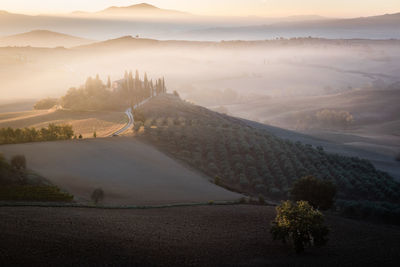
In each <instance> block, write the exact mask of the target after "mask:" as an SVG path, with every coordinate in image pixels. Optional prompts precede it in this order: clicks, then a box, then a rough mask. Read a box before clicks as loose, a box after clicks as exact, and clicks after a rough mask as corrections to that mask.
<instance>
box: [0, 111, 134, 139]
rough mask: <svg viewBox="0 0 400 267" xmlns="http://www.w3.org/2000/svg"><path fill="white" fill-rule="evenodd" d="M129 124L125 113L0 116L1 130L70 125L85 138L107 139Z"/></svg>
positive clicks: (31, 113) (59, 113) (34, 112)
mask: <svg viewBox="0 0 400 267" xmlns="http://www.w3.org/2000/svg"><path fill="white" fill-rule="evenodd" d="M126 122H127V118H126V116H125V114H124V113H123V112H94V111H70V110H45V111H42V110H41V111H37V110H32V111H22V112H10V113H1V114H0V128H6V127H11V128H25V127H34V128H42V127H47V126H48V125H49V124H50V123H55V124H70V125H72V127H73V130H74V132H75V134H77V135H79V134H82V136H83V137H84V138H90V137H93V133H94V131H96V133H97V137H106V136H109V135H111V134H112V133H114V132H116V131H117V130H119V129H120V128H122V127H123V126H124V125H125V124H126Z"/></svg>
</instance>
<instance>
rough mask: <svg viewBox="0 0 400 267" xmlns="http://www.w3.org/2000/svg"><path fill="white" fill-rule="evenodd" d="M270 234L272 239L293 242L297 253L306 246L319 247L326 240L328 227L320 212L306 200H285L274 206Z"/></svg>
mask: <svg viewBox="0 0 400 267" xmlns="http://www.w3.org/2000/svg"><path fill="white" fill-rule="evenodd" d="M276 211H277V215H276V218H275V220H274V221H273V222H272V228H271V234H272V236H273V238H274V240H282V241H283V242H284V243H286V242H287V241H289V242H291V243H293V246H294V248H295V250H296V252H297V253H301V252H303V251H304V249H305V247H307V246H316V247H320V246H323V245H325V244H326V242H327V241H328V239H327V235H328V233H329V229H328V228H327V227H326V226H325V225H324V217H323V215H322V213H321V212H320V211H318V210H316V209H314V208H313V207H312V206H311V205H309V204H308V202H306V201H298V202H297V203H293V202H291V201H285V202H283V203H282V204H281V205H280V206H278V207H277V208H276Z"/></svg>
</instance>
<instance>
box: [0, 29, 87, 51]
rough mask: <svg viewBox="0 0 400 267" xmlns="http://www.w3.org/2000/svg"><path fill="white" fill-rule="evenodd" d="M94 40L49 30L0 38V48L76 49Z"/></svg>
mask: <svg viewBox="0 0 400 267" xmlns="http://www.w3.org/2000/svg"><path fill="white" fill-rule="evenodd" d="M93 42H94V41H93V40H89V39H83V38H79V37H75V36H71V35H67V34H62V33H58V32H52V31H47V30H35V31H31V32H27V33H21V34H16V35H11V36H6V37H1V38H0V46H2V47H4V46H33V47H59V46H63V47H67V48H68V47H74V46H80V45H84V44H89V43H93Z"/></svg>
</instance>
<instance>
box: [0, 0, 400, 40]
mask: <svg viewBox="0 0 400 267" xmlns="http://www.w3.org/2000/svg"><path fill="white" fill-rule="evenodd" d="M148 18H151V20H150V19H148ZM399 26H400V13H397V14H386V15H381V16H373V17H362V18H353V19H332V18H324V17H320V16H316V15H309V16H291V17H286V18H262V17H204V16H196V15H192V14H189V13H184V12H180V11H176V10H167V9H161V8H158V7H155V6H152V5H149V4H145V3H143V4H138V5H132V6H127V7H109V8H106V9H104V10H101V11H98V12H93V13H88V12H80V11H78V12H73V13H72V14H68V15H63V16H54V15H39V16H28V15H21V14H12V13H9V12H6V11H0V36H7V35H13V34H17V33H21V32H27V31H32V30H36V29H44V30H49V31H56V32H63V33H66V34H70V35H77V36H84V37H86V38H88V39H97V40H105V39H111V38H117V37H120V36H125V35H133V36H136V35H140V36H141V37H145V38H152V39H160V40H172V39H177V40H197V41H221V40H265V39H275V38H279V37H285V38H291V37H308V36H312V37H320V38H330V39H335V38H338V39H353V38H354V39H356V38H363V39H400V30H399Z"/></svg>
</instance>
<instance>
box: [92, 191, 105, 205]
mask: <svg viewBox="0 0 400 267" xmlns="http://www.w3.org/2000/svg"><path fill="white" fill-rule="evenodd" d="M90 198H91V199H92V201H93V202H94V203H95V204H97V203H99V202H100V201H102V200H103V199H104V191H103V189H101V188H97V189H95V190H94V191H93V193H92V195H91V197H90Z"/></svg>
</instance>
